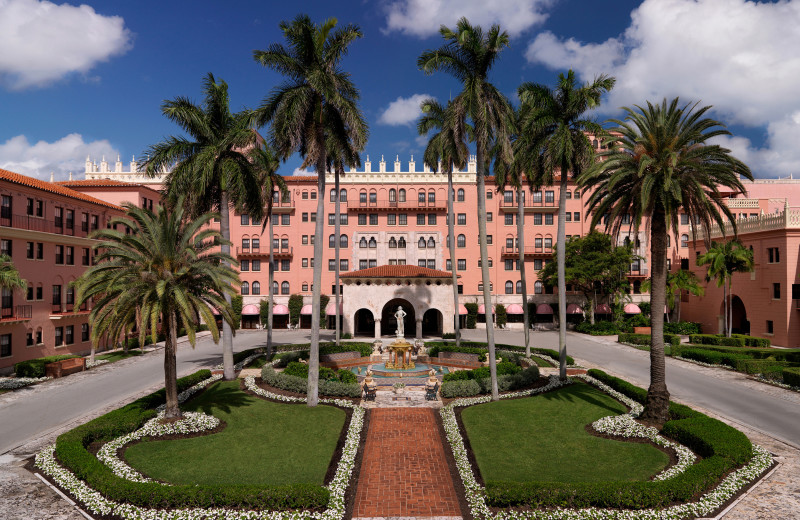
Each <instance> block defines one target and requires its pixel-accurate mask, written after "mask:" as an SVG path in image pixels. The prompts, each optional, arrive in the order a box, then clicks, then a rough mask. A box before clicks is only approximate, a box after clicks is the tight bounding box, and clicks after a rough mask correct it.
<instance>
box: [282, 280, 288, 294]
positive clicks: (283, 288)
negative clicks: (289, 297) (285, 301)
mask: <svg viewBox="0 0 800 520" xmlns="http://www.w3.org/2000/svg"><path fill="white" fill-rule="evenodd" d="M281 294H289V282H283V283H281Z"/></svg>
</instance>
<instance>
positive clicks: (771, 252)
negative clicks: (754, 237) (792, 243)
mask: <svg viewBox="0 0 800 520" xmlns="http://www.w3.org/2000/svg"><path fill="white" fill-rule="evenodd" d="M767 261H768V262H769V263H770V264H778V263H780V261H781V251H780V249H779V248H777V247H768V248H767Z"/></svg>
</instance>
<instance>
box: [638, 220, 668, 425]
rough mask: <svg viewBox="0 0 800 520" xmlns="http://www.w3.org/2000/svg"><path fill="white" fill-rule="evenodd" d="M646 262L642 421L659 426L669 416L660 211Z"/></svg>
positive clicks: (664, 249) (663, 225)
mask: <svg viewBox="0 0 800 520" xmlns="http://www.w3.org/2000/svg"><path fill="white" fill-rule="evenodd" d="M650 225H651V241H650V262H651V264H652V269H653V271H652V273H653V274H652V277H653V282H652V284H651V290H652V293H651V294H650V301H651V302H652V305H651V308H655V309H657V310H658V311H659V312H651V317H650V320H651V321H650V323H651V336H650V387H649V388H648V389H647V400H646V402H645V408H644V412H643V413H642V419H645V420H647V421H652V422H654V423H657V424H659V425H661V424H663V423H664V422H665V421H666V420H667V418H668V413H669V391H667V376H666V361H665V359H664V313H663V312H660V311H661V309H663V308H664V305H665V302H666V292H667V262H666V256H667V223H666V217H665V215H664V211H663V209H660V208H656V209H655V210H654V211H653V217H652V220H651V224H650Z"/></svg>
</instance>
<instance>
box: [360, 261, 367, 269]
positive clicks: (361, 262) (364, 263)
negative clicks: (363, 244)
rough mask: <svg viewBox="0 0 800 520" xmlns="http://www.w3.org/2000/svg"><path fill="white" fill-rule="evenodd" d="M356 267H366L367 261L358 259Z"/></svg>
mask: <svg viewBox="0 0 800 520" xmlns="http://www.w3.org/2000/svg"><path fill="white" fill-rule="evenodd" d="M358 268H359V269H366V268H367V261H366V260H359V261H358Z"/></svg>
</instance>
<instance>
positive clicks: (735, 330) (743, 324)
mask: <svg viewBox="0 0 800 520" xmlns="http://www.w3.org/2000/svg"><path fill="white" fill-rule="evenodd" d="M728 301H729V302H730V303H731V305H732V308H731V309H730V312H731V314H730V317H731V333H732V334H750V322H749V321H747V309H746V308H745V306H744V302H743V301H742V299H741V298H740V297H738V296H736V295H734V296H733V298H730V297H728ZM725 311H726V309H725V302H722V304H720V310H719V315H720V318H721V319H720V329H721V330H722V332H723V333H724V332H725V330H724V324H725Z"/></svg>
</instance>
